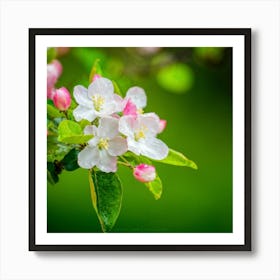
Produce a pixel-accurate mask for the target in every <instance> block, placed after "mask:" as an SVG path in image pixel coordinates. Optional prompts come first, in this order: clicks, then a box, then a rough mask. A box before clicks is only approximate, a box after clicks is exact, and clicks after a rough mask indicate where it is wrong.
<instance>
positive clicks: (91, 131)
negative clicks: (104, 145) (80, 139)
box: [84, 125, 100, 146]
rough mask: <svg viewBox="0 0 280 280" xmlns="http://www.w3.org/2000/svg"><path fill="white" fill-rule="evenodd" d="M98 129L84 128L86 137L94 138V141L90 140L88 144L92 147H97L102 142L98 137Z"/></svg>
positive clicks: (92, 126) (94, 127)
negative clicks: (91, 136)
mask: <svg viewBox="0 0 280 280" xmlns="http://www.w3.org/2000/svg"><path fill="white" fill-rule="evenodd" d="M97 131H98V129H97V127H96V126H95V125H87V126H86V127H85V128H84V134H86V135H93V136H94V137H93V138H92V139H90V140H89V141H88V144H89V145H90V146H96V145H97V144H98V142H99V140H100V138H99V137H97Z"/></svg>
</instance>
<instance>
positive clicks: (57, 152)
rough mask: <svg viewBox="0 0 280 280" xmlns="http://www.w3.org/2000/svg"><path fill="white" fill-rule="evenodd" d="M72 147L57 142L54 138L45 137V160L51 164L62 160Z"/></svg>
mask: <svg viewBox="0 0 280 280" xmlns="http://www.w3.org/2000/svg"><path fill="white" fill-rule="evenodd" d="M72 148H73V147H72V146H69V145H65V144H63V143H61V142H58V141H57V137H56V136H48V137H47V160H48V161H50V162H53V161H55V160H58V161H60V160H62V159H63V158H64V156H65V155H66V154H67V153H68V152H69V151H70V150H71V149H72Z"/></svg>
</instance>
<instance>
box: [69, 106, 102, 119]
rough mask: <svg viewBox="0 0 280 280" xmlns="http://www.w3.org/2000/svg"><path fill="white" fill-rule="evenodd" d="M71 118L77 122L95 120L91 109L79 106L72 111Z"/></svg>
mask: <svg viewBox="0 0 280 280" xmlns="http://www.w3.org/2000/svg"><path fill="white" fill-rule="evenodd" d="M73 116H74V118H75V120H76V121H77V122H79V121H81V120H88V121H89V122H92V121H93V120H95V118H96V114H95V113H94V111H93V109H90V108H87V107H84V106H82V105H79V106H78V107H77V108H76V109H75V110H74V111H73Z"/></svg>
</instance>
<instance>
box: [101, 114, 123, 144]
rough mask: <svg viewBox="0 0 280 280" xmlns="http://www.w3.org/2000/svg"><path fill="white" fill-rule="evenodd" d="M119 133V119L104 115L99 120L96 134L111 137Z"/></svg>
mask: <svg viewBox="0 0 280 280" xmlns="http://www.w3.org/2000/svg"><path fill="white" fill-rule="evenodd" d="M118 133H119V121H118V120H117V119H116V118H113V117H109V116H108V117H104V118H101V119H100V121H99V126H98V136H99V137H104V138H109V139H113V138H114V137H115V136H117V135H118Z"/></svg>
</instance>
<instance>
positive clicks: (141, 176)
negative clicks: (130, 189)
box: [133, 163, 156, 183]
mask: <svg viewBox="0 0 280 280" xmlns="http://www.w3.org/2000/svg"><path fill="white" fill-rule="evenodd" d="M133 176H134V177H135V179H137V180H138V181H140V182H142V183H148V182H151V181H153V180H155V178H156V169H155V167H154V166H152V165H148V164H144V163H141V164H139V165H137V166H136V167H135V168H134V170H133Z"/></svg>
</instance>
